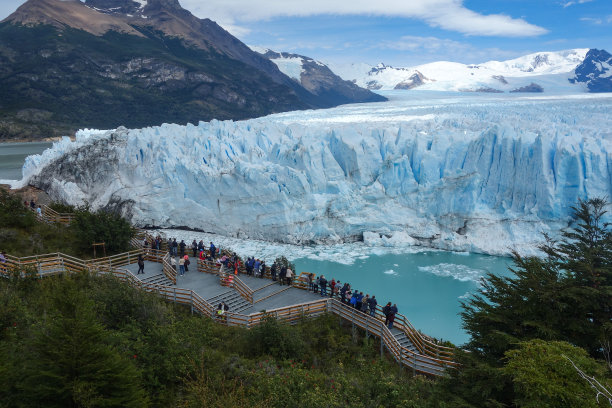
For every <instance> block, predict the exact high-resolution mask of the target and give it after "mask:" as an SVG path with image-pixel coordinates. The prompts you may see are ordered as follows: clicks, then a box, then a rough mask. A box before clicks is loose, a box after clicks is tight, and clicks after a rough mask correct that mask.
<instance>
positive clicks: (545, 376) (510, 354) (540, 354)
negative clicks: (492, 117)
mask: <svg viewBox="0 0 612 408" xmlns="http://www.w3.org/2000/svg"><path fill="white" fill-rule="evenodd" d="M506 360H507V363H506V365H505V366H504V369H503V371H504V373H505V374H506V375H508V376H509V377H510V378H511V380H512V384H513V387H514V403H515V404H516V406H519V407H525V408H544V407H551V408H573V407H583V408H589V407H597V406H599V404H598V403H597V400H596V399H595V393H594V392H593V390H592V389H591V387H590V385H589V384H588V383H587V382H586V381H584V379H582V378H581V377H580V376H579V375H578V373H577V372H576V369H575V368H574V366H573V365H572V362H573V363H574V364H576V365H578V366H580V367H581V369H582V370H584V371H585V372H588V373H590V375H597V376H599V377H604V375H605V373H604V368H603V367H602V366H601V365H600V364H598V363H597V362H596V361H595V360H593V359H592V358H589V357H588V355H587V353H586V351H585V350H584V349H581V348H579V347H576V346H572V345H571V344H569V343H566V342H561V341H550V342H546V341H543V340H539V339H534V340H530V341H527V342H521V343H519V344H518V345H517V347H516V348H513V349H512V350H509V351H507V352H506Z"/></svg>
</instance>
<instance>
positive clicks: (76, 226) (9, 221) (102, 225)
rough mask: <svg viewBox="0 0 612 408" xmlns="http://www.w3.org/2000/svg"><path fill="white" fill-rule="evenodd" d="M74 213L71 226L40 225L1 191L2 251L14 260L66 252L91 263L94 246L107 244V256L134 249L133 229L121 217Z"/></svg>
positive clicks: (84, 211) (82, 211) (84, 210)
mask: <svg viewBox="0 0 612 408" xmlns="http://www.w3.org/2000/svg"><path fill="white" fill-rule="evenodd" d="M55 207H56V208H59V207H58V206H57V205H56V206H55ZM66 208H69V207H65V208H64V209H66ZM73 211H74V214H75V216H76V217H75V219H74V221H73V222H72V223H71V224H70V226H65V225H62V224H52V225H49V224H45V223H42V222H38V221H37V220H36V214H35V213H34V212H32V211H30V210H29V209H28V208H27V207H26V206H24V204H23V202H22V201H21V199H20V198H19V197H17V196H15V195H12V194H9V193H8V192H6V191H5V190H0V251H2V250H3V251H6V252H7V253H8V254H10V255H14V256H29V255H37V254H48V253H53V252H63V253H65V254H68V255H72V256H77V257H80V258H85V259H87V258H91V257H92V255H93V249H92V246H91V245H92V243H94V242H96V243H100V242H104V243H105V246H106V251H107V255H112V254H115V253H120V252H125V251H128V250H129V249H130V238H131V237H132V235H133V231H132V227H131V225H130V224H129V223H128V222H127V221H126V220H124V219H123V218H121V217H120V216H119V215H117V214H114V213H108V212H105V211H102V210H99V211H97V212H95V213H92V212H90V211H89V210H88V209H87V208H78V209H75V210H73Z"/></svg>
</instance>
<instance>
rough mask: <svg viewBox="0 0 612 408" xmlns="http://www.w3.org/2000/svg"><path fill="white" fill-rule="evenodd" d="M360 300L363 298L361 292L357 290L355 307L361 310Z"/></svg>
mask: <svg viewBox="0 0 612 408" xmlns="http://www.w3.org/2000/svg"><path fill="white" fill-rule="evenodd" d="M362 300H363V292H359V293H358V294H357V300H356V301H355V309H357V310H361V306H362V304H363V302H362Z"/></svg>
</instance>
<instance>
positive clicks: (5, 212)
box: [0, 189, 36, 229]
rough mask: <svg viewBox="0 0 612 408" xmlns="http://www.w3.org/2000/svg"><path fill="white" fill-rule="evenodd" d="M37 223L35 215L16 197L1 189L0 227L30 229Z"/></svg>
mask: <svg viewBox="0 0 612 408" xmlns="http://www.w3.org/2000/svg"><path fill="white" fill-rule="evenodd" d="M35 222H36V219H35V214H34V213H33V212H32V211H30V210H28V208H27V207H26V206H25V205H24V204H23V203H22V202H21V199H20V198H19V197H17V196H16V195H13V194H10V193H9V192H8V191H6V190H2V189H0V225H1V226H2V229H4V228H5V227H13V228H30V227H32V225H34V223H35Z"/></svg>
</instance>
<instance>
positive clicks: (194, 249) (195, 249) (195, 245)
mask: <svg viewBox="0 0 612 408" xmlns="http://www.w3.org/2000/svg"><path fill="white" fill-rule="evenodd" d="M191 252H193V257H194V258H195V257H196V254H197V253H198V243H197V242H196V240H195V239H194V240H193V242H192V243H191Z"/></svg>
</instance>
